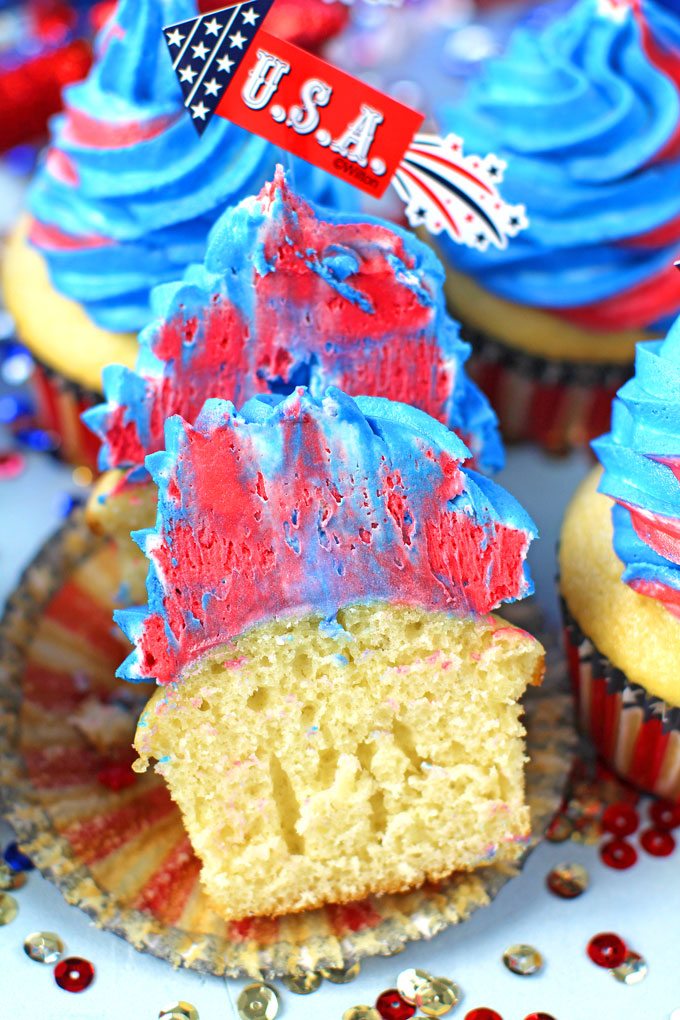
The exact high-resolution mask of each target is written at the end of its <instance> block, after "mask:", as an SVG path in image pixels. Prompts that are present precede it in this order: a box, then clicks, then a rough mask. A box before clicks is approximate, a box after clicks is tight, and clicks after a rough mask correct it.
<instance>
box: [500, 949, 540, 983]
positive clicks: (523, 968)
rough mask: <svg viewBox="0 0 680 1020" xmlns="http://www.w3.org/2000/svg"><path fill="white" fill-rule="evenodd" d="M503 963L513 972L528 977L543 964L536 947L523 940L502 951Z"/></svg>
mask: <svg viewBox="0 0 680 1020" xmlns="http://www.w3.org/2000/svg"><path fill="white" fill-rule="evenodd" d="M503 963H504V964H505V966H506V967H507V968H508V970H511V971H512V973H513V974H519V975H520V976H521V977H530V976H531V975H532V974H535V973H536V972H537V971H539V970H540V969H541V967H542V966H543V957H542V956H541V954H540V953H539V951H538V949H535V948H534V947H533V946H528V945H526V944H525V943H523V942H519V943H517V945H514V946H509V948H508V949H506V950H505V952H504V953H503Z"/></svg>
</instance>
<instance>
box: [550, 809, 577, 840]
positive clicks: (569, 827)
mask: <svg viewBox="0 0 680 1020" xmlns="http://www.w3.org/2000/svg"><path fill="white" fill-rule="evenodd" d="M573 831H574V826H573V824H572V822H571V821H570V819H569V818H567V816H566V815H556V816H555V818H553V820H552V822H551V823H550V825H549V826H548V828H547V831H546V834H545V838H546V839H547V840H548V842H549V843H566V841H567V840H568V839H571V835H572V833H573Z"/></svg>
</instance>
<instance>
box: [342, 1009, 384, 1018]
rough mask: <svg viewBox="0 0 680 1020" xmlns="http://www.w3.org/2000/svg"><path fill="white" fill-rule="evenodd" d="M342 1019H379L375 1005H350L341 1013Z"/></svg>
mask: <svg viewBox="0 0 680 1020" xmlns="http://www.w3.org/2000/svg"><path fill="white" fill-rule="evenodd" d="M342 1020H381V1017H380V1013H379V1012H378V1010H377V1009H376V1008H375V1006H350V1007H349V1009H346V1010H345V1012H344V1013H343V1014H342Z"/></svg>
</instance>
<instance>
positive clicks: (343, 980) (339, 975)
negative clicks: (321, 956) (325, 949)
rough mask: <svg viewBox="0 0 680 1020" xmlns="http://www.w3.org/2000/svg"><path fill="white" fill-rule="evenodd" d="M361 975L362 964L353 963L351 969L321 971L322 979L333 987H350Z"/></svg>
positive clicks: (331, 968)
mask: <svg viewBox="0 0 680 1020" xmlns="http://www.w3.org/2000/svg"><path fill="white" fill-rule="evenodd" d="M360 973H361V964H360V963H352V964H350V966H349V967H326V968H325V969H324V970H320V971H319V974H320V975H321V977H322V978H323V979H324V980H325V981H330V982H331V984H333V985H348V984H349V983H350V981H354V980H355V979H356V978H358V977H359V974H360Z"/></svg>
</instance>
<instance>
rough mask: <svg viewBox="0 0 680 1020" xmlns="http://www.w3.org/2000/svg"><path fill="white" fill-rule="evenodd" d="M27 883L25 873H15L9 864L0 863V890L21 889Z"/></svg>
mask: <svg viewBox="0 0 680 1020" xmlns="http://www.w3.org/2000/svg"><path fill="white" fill-rule="evenodd" d="M27 881H28V876H27V874H26V872H25V871H15V870H14V868H10V866H9V864H2V863H0V889H4V890H7V889H9V890H12V891H14V890H16V889H23V887H24V886H25V885H26V882H27Z"/></svg>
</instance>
